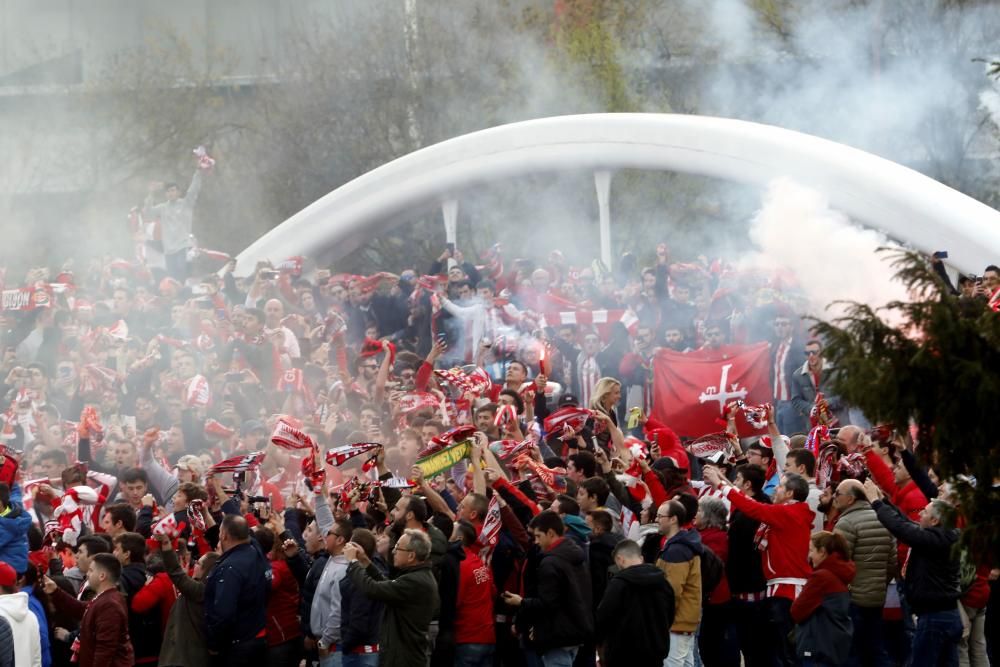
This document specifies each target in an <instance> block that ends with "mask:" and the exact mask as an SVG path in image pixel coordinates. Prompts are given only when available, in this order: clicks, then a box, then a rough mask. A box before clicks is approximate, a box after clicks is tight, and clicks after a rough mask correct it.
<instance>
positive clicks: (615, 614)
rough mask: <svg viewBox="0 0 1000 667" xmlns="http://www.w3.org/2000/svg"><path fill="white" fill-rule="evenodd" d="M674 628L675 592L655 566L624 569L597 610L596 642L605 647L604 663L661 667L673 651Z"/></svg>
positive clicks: (646, 565) (606, 590)
mask: <svg viewBox="0 0 1000 667" xmlns="http://www.w3.org/2000/svg"><path fill="white" fill-rule="evenodd" d="M673 624H674V589H673V588H671V587H670V584H669V583H667V579H666V577H664V576H663V572H662V571H661V570H660V569H659V568H657V567H656V566H655V565H650V564H649V563H643V564H641V565H633V566H632V567H628V568H625V569H624V570H622V571H621V572H619V573H618V574H616V575H615V576H614V577H613V578H612V579H611V581H609V582H608V586H607V589H605V591H604V599H602V600H601V604H600V605H599V606H598V607H597V640H598V642H603V643H604V663H602V664H606V665H607V666H608V667H617V666H618V665H636V666H637V667H642V666H644V665H657V666H659V665H662V664H663V661H664V659H666V657H667V653H668V652H669V651H670V633H668V632H667V629H668V628H670V626H671V625H673Z"/></svg>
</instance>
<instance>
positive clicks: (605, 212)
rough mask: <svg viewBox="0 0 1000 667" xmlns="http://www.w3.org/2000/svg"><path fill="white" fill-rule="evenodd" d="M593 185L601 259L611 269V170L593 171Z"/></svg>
mask: <svg viewBox="0 0 1000 667" xmlns="http://www.w3.org/2000/svg"><path fill="white" fill-rule="evenodd" d="M594 186H595V187H596V188H597V209H598V211H599V213H600V220H601V261H602V262H604V266H606V267H608V270H610V269H611V202H610V199H611V172H610V171H595V172H594Z"/></svg>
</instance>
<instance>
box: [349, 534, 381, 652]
mask: <svg viewBox="0 0 1000 667" xmlns="http://www.w3.org/2000/svg"><path fill="white" fill-rule="evenodd" d="M351 541H352V542H354V544H357V545H358V546H360V547H361V548H362V549H363V550H364V552H365V556H367V557H368V560H370V561H371V563H372V565H374V566H375V568H376V569H377V570H378V571H379V573H380V574H381V575H382V577H384V578H386V579H388V578H389V566H388V565H386V563H385V561H383V560H382V557H381V556H379V555H378V553H376V551H375V534H374V533H372V532H371V531H370V530H368V529H366V528H357V529H355V530H354V532H352V533H351ZM384 606H385V605H383V604H382V602H381V601H379V600H375V599H372V598H369V597H366V596H365V595H362V594H361V592H360V591H359V590H358V589H357V587H356V586H355V585H354V582H353V581H352V580H351V578H350V577H344V578H343V579H341V580H340V618H341V621H340V646H341V651H342V652H343V654H344V656H343V664H344V667H352V666H354V665H358V666H371V667H375V666H376V665H378V662H379V654H378V651H379V646H378V641H379V635H380V634H381V633H382V611H383V609H384Z"/></svg>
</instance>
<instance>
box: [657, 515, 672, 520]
mask: <svg viewBox="0 0 1000 667" xmlns="http://www.w3.org/2000/svg"><path fill="white" fill-rule="evenodd" d="M656 518H657V519H669V518H670V515H669V514H657V515H656Z"/></svg>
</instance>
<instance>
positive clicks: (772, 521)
mask: <svg viewBox="0 0 1000 667" xmlns="http://www.w3.org/2000/svg"><path fill="white" fill-rule="evenodd" d="M723 493H725V494H726V497H727V498H728V499H729V502H730V503H732V506H733V509H737V510H739V511H741V512H743V513H744V514H746V515H747V516H748V517H750V518H751V519H756V520H757V521H760V522H761V523H763V524H767V526H766V529H767V536H766V542H767V543H766V545H764V543H763V542H762V543H761V551H762V552H763V556H762V558H761V566H762V567H763V568H764V578H765V579H767V594H768V597H783V598H787V599H789V600H794V599H795V598H796V597H798V594H799V593H800V592H801V587H802V586H803V585H805V582H806V578H807V577H808V576H809V573H810V571H811V568H810V567H809V538H810V537H811V536H812V527H813V526H812V522H813V515H814V514H815V513H814V512H813V511H812V510H811V509H810V508H809V505H807V504H806V503H805V502H788V503H783V504H781V505H765V504H764V503H759V502H757V501H756V500H751V499H750V498H747V497H746V496H745V495H743V494H742V493H740V492H739V491H737V490H736V489H734V488H732V487H725V489H724V490H723Z"/></svg>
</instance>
